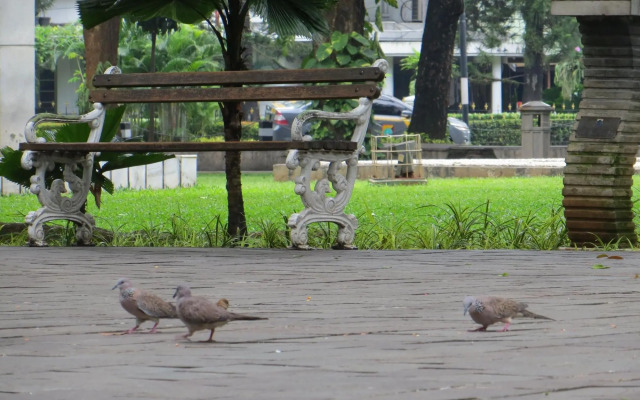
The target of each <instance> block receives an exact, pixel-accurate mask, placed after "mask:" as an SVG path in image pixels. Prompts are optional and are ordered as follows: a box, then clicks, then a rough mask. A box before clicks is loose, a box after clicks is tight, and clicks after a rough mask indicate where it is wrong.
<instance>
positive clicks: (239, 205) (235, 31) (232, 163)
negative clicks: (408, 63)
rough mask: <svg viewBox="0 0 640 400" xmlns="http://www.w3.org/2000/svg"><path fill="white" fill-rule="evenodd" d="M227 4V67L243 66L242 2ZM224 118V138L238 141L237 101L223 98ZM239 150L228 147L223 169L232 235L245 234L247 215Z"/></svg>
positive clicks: (239, 113) (239, 112) (239, 108)
mask: <svg viewBox="0 0 640 400" xmlns="http://www.w3.org/2000/svg"><path fill="white" fill-rule="evenodd" d="M228 4H229V8H228V15H227V17H228V23H229V25H228V26H227V28H226V33H227V36H226V39H227V40H226V49H227V51H226V53H225V54H224V61H225V70H226V71H242V70H246V69H247V67H246V64H245V59H244V48H243V46H242V36H243V33H244V32H243V31H244V24H245V18H244V17H245V16H244V15H241V11H240V10H241V6H242V5H243V4H244V2H240V1H237V0H236V1H230V2H229V3H228ZM221 111H222V119H223V122H224V140H225V141H237V140H240V139H241V138H242V123H241V121H242V104H241V103H239V102H224V103H222V104H221ZM240 160H241V159H240V152H238V151H227V152H226V153H225V162H224V164H225V165H224V171H225V174H226V178H227V210H228V219H227V233H228V234H229V235H231V236H232V237H238V238H241V237H244V236H246V235H247V219H246V216H245V213H244V198H243V195H242V169H241V165H240Z"/></svg>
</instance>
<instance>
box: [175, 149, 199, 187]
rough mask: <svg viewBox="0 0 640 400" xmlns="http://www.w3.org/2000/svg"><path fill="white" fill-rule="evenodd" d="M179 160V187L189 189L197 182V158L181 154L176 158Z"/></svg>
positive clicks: (193, 155) (194, 155) (192, 155)
mask: <svg viewBox="0 0 640 400" xmlns="http://www.w3.org/2000/svg"><path fill="white" fill-rule="evenodd" d="M178 159H179V160H180V186H181V187H191V186H193V185H195V184H196V182H197V180H198V156H197V155H196V154H183V155H180V156H178Z"/></svg>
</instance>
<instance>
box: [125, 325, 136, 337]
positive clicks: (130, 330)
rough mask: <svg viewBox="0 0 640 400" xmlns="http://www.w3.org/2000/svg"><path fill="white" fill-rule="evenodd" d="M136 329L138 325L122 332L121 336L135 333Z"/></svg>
mask: <svg viewBox="0 0 640 400" xmlns="http://www.w3.org/2000/svg"><path fill="white" fill-rule="evenodd" d="M138 327H140V325H136V326H134V327H133V328H131V329H129V330H128V331H124V332H122V334H123V335H127V334H129V333H133V332H135V331H136V329H138Z"/></svg>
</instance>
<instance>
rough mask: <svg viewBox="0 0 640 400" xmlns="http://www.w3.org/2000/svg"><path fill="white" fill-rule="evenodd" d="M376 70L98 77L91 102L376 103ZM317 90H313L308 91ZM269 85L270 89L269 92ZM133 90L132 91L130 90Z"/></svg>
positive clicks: (378, 73)
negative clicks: (363, 99)
mask: <svg viewBox="0 0 640 400" xmlns="http://www.w3.org/2000/svg"><path fill="white" fill-rule="evenodd" d="M384 76H385V73H384V71H383V70H382V69H381V68H379V67H377V66H376V67H356V68H336V69H333V68H331V69H295V70H254V71H220V72H164V73H162V72H160V73H158V72H156V73H134V74H118V73H115V74H101V75H95V76H94V78H93V86H94V87H95V88H96V89H94V90H92V91H91V92H90V95H89V100H90V101H91V102H94V103H95V102H98V103H104V104H111V103H175V102H208V101H215V102H220V101H264V100H322V99H355V98H359V97H368V98H371V99H373V98H376V97H378V96H379V95H380V89H379V88H378V85H377V83H378V82H381V81H382V80H384ZM311 84H317V85H311ZM267 85H268V86H267ZM132 89H135V90H132Z"/></svg>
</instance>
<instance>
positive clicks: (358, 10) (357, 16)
mask: <svg viewBox="0 0 640 400" xmlns="http://www.w3.org/2000/svg"><path fill="white" fill-rule="evenodd" d="M365 16H366V9H365V8H364V0H342V1H340V2H338V4H336V6H335V7H333V8H332V9H330V10H329V11H328V12H327V22H328V24H329V27H330V28H331V30H332V31H339V32H342V33H351V32H358V33H359V34H361V35H362V34H363V33H364V19H365Z"/></svg>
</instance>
